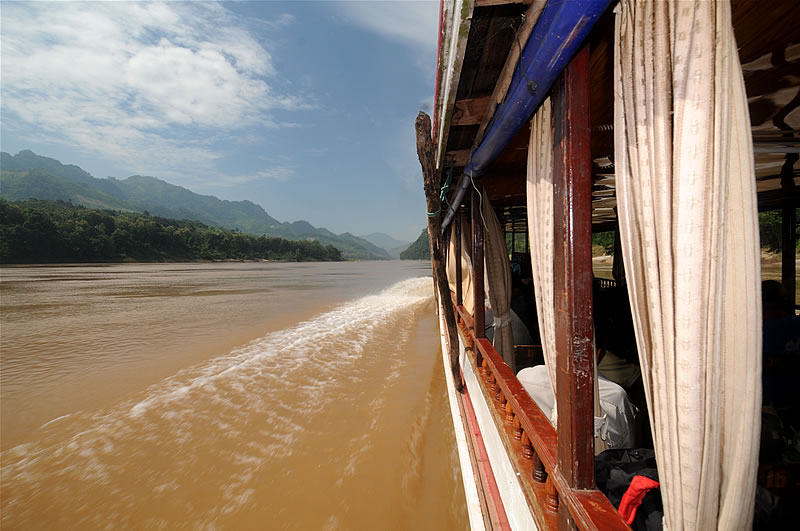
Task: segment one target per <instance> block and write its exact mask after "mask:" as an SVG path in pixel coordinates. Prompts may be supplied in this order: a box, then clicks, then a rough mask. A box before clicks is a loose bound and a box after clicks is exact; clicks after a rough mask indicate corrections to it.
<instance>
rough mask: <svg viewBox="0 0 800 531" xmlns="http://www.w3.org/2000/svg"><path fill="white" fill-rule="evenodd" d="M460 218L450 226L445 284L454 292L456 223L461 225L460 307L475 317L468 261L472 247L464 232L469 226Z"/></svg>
mask: <svg viewBox="0 0 800 531" xmlns="http://www.w3.org/2000/svg"><path fill="white" fill-rule="evenodd" d="M460 218H461V216H457V217H456V219H455V220H454V221H453V223H451V224H450V244H449V247H448V252H447V283H448V284H449V286H450V291H452V292H453V293H455V291H456V243H455V242H456V223H461V297H462V299H463V302H462V305H463V306H464V309H465V310H467V312H468V313H469V314H470V315H475V313H474V312H475V297H474V295H473V291H472V261H471V259H470V255H471V253H470V249H471V248H472V245H470V244H469V240H470V237H469V233H465V232H464V231H465V230H466V229H467V228H468V227H469V225H467V224H465V223H463V221H462V220H460Z"/></svg>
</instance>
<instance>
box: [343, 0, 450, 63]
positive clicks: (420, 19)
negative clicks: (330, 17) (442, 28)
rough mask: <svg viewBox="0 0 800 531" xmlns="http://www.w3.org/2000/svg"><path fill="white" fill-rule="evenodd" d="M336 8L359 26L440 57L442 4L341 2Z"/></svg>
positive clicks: (433, 0) (430, 1)
mask: <svg viewBox="0 0 800 531" xmlns="http://www.w3.org/2000/svg"><path fill="white" fill-rule="evenodd" d="M336 6H337V8H338V9H339V11H340V12H341V13H343V14H344V15H345V16H346V17H347V18H349V19H350V20H351V21H352V22H353V23H355V24H356V25H358V26H361V27H363V28H365V29H368V30H370V31H372V32H374V33H377V34H379V35H382V36H384V37H387V38H390V39H395V40H399V41H401V42H403V43H405V44H408V45H410V46H413V47H414V48H416V49H422V50H426V51H429V52H430V53H433V54H435V53H436V42H437V35H438V32H437V28H438V27H439V2H437V1H435V0H428V1H397V0H390V1H374V0H373V1H369V2H337V3H336Z"/></svg>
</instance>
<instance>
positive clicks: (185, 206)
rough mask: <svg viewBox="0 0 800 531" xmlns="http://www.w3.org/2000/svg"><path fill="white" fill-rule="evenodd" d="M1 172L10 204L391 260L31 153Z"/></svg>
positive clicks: (5, 162)
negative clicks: (52, 204) (181, 223)
mask: <svg viewBox="0 0 800 531" xmlns="http://www.w3.org/2000/svg"><path fill="white" fill-rule="evenodd" d="M0 169H1V170H2V171H0V196H2V197H4V198H5V199H8V200H10V201H16V200H24V199H48V200H62V201H70V202H72V203H74V204H80V205H84V206H87V207H90V208H100V209H111V210H127V211H132V212H148V213H151V214H153V215H156V216H162V217H165V218H175V219H188V220H193V221H199V222H201V223H204V224H206V225H211V226H215V227H222V228H227V229H238V230H240V231H242V232H247V233H251V234H264V235H268V236H277V237H281V238H286V239H289V240H307V239H313V240H317V241H319V242H320V243H321V244H323V245H333V246H335V247H336V248H337V249H339V250H340V251H341V252H342V255H343V256H344V258H347V259H369V260H383V259H389V258H390V256H389V254H388V253H387V252H386V251H385V250H384V249H381V248H379V247H377V246H375V245H373V244H372V243H370V242H368V241H366V240H363V239H361V238H357V237H355V236H353V235H352V234H349V233H344V234H339V235H337V234H334V233H333V232H331V231H329V230H327V229H324V228H316V227H314V226H313V225H311V224H310V223H308V222H306V221H295V222H293V223H288V222H284V223H281V222H279V221H278V220H276V219H275V218H273V217H272V216H270V215H269V214H267V212H265V211H264V209H263V208H261V207H260V206H259V205H256V204H255V203H253V202H251V201H225V200H222V199H218V198H216V197H214V196H209V195H200V194H196V193H194V192H192V191H191V190H188V189H186V188H183V187H180V186H175V185H172V184H169V183H167V182H164V181H162V180H159V179H156V178H155V177H147V176H141V175H135V176H132V177H128V178H127V179H115V178H113V177H109V178H108V179H97V178H95V177H93V176H92V175H91V174H89V173H87V172H86V171H84V170H82V169H81V168H79V167H78V166H74V165H65V164H62V163H61V162H59V161H58V160H55V159H52V158H48V157H42V156H39V155H37V154H35V153H33V152H32V151H29V150H25V151H20V152H19V153H18V154H17V155H13V156H12V155H9V154H8V153H0Z"/></svg>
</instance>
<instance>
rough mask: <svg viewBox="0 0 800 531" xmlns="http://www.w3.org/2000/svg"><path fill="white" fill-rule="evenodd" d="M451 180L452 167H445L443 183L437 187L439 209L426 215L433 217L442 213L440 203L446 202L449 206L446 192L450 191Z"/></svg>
mask: <svg viewBox="0 0 800 531" xmlns="http://www.w3.org/2000/svg"><path fill="white" fill-rule="evenodd" d="M452 182H453V168H448V169H447V178H446V179H445V180H444V184H443V185H442V187H441V188H440V189H439V210H437V211H436V212H428V217H429V218H433V217H436V216H438V215H439V214H441V213H442V203H447V206H448V208H449V207H450V201H448V200H447V193H448V192H449V191H450V185H451V184H452Z"/></svg>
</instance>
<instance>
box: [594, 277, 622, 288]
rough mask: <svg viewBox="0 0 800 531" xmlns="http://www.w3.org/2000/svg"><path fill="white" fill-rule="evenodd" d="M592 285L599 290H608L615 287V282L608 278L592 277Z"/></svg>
mask: <svg viewBox="0 0 800 531" xmlns="http://www.w3.org/2000/svg"><path fill="white" fill-rule="evenodd" d="M594 283H595V285H596V286H597V287H598V288H600V289H610V288H616V287H617V281H616V280H613V279H610V278H600V277H594Z"/></svg>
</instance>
